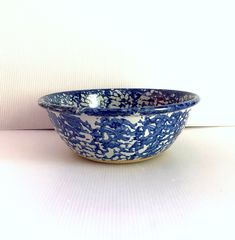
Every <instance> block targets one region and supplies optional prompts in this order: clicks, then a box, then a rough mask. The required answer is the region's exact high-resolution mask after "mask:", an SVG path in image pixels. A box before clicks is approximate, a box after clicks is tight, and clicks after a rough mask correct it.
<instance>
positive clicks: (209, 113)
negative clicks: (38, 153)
mask: <svg viewBox="0 0 235 240" xmlns="http://www.w3.org/2000/svg"><path fill="white" fill-rule="evenodd" d="M234 9H235V6H234V3H233V1H231V0H225V1H216V2H214V1H211V0H203V1H201V0H199V1H197V2H195V1H191V2H188V1H182V0H180V1H173V0H172V1H151V0H147V1H133V0H125V1H124V0H120V1H118V2H113V1H106V0H100V1H96V0H86V1H85V0H77V1H73V0H60V1H55V0H42V1H36V0H22V1H17V0H9V1H2V2H0V129H15V128H48V127H50V124H49V122H48V120H47V117H46V114H45V113H44V112H43V110H42V109H40V108H38V107H37V99H38V97H40V96H41V95H44V94H47V93H50V92H55V91H61V90H69V89H81V88H97V87H154V88H171V89H182V90H189V91H194V92H196V93H198V94H199V95H200V96H201V99H202V101H201V103H200V104H199V105H198V106H197V107H195V109H194V111H193V112H192V115H191V118H190V122H189V124H190V125H228V124H230V125H231V124H234V123H235V116H234V112H233V111H231V107H229V105H230V104H232V103H234V97H233V95H234V94H233V88H232V87H231V86H232V84H233V81H234V79H235V71H234V66H235V58H234V56H235V44H234V42H235V33H234V31H231V29H233V28H234V26H233V23H234V22H235V15H234V14H233V13H234Z"/></svg>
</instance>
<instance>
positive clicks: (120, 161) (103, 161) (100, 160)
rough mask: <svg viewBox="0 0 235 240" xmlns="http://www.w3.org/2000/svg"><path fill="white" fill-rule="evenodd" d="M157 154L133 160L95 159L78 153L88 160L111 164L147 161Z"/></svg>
mask: <svg viewBox="0 0 235 240" xmlns="http://www.w3.org/2000/svg"><path fill="white" fill-rule="evenodd" d="M157 155H158V154H156V155H153V156H151V157H147V158H137V159H133V160H125V159H123V160H105V159H97V158H90V157H83V156H81V155H79V156H80V157H82V158H85V159H88V160H90V161H94V162H98V163H111V164H125V163H137V162H143V161H147V160H149V159H152V158H154V157H156V156H157Z"/></svg>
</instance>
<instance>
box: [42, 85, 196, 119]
mask: <svg viewBox="0 0 235 240" xmlns="http://www.w3.org/2000/svg"><path fill="white" fill-rule="evenodd" d="M103 90H107V91H114V90H130V91H139V90H149V91H151V90H154V91H165V92H168V93H172V94H173V93H180V94H185V95H186V94H190V95H192V96H193V97H192V99H190V100H186V101H183V102H180V103H171V104H166V105H162V106H144V107H129V108H99V107H96V108H91V107H84V108H78V107H74V106H61V105H59V104H54V103H51V102H48V101H47V100H46V99H47V98H49V97H51V96H53V95H55V94H68V93H71V94H74V93H77V92H80V93H82V92H91V93H92V92H95V91H103ZM199 101H200V97H199V96H198V95H197V94H195V93H193V92H189V91H183V90H174V89H158V88H94V89H81V90H70V91H61V92H54V93H50V94H47V95H44V96H42V97H40V98H39V100H38V104H39V106H41V107H43V108H46V109H47V110H50V111H53V112H63V113H68V114H72V115H81V114H83V113H84V114H87V115H94V116H119V115H121V116H129V115H135V114H138V115H151V114H159V113H169V112H176V111H180V110H184V109H187V108H191V107H193V106H194V105H196V104H197V103H198V102H199Z"/></svg>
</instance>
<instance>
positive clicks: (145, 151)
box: [39, 88, 199, 163]
mask: <svg viewBox="0 0 235 240" xmlns="http://www.w3.org/2000/svg"><path fill="white" fill-rule="evenodd" d="M198 101H199V97H198V96H197V95H196V94H194V93H190V92H184V91H176V90H162V89H129V88H127V89H126V88H123V89H95V90H79V91H69V92H60V93H53V94H50V95H47V96H44V97H42V98H40V99H39V105H40V106H42V107H44V108H46V110H47V111H48V114H49V117H50V119H51V122H52V123H53V125H54V127H55V129H56V131H57V132H58V133H59V135H60V137H61V138H62V139H63V140H64V141H65V142H66V144H67V145H68V146H69V147H70V148H71V149H73V150H74V151H75V152H77V153H78V154H79V155H80V156H82V157H84V158H87V159H90V160H94V161H99V162H104V163H128V162H137V161H143V160H147V159H149V158H151V157H154V156H156V155H157V154H159V153H160V152H163V151H165V150H166V149H168V148H169V147H170V145H171V144H172V143H173V142H174V141H175V139H176V138H177V136H178V135H179V134H180V132H181V131H182V129H183V128H184V127H185V124H186V121H187V119H188V115H189V111H190V109H191V107H192V106H194V105H195V104H196V103H198Z"/></svg>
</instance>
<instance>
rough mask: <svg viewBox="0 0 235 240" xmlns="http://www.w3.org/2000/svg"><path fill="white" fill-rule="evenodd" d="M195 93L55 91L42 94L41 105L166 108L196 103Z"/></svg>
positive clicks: (149, 90)
mask: <svg viewBox="0 0 235 240" xmlns="http://www.w3.org/2000/svg"><path fill="white" fill-rule="evenodd" d="M198 100H199V98H198V96H197V95H196V94H194V93H190V92H184V91H176V90H161V89H98V90H78V91H69V92H61V93H54V94H50V95H47V96H44V97H42V98H41V99H40V100H39V104H40V105H41V106H43V107H47V108H51V109H52V110H53V108H54V110H61V111H62V110H70V111H71V109H73V110H76V112H79V111H82V110H84V109H86V110H88V111H89V110H91V109H93V110H94V109H95V110H97V109H98V110H115V109H116V110H117V109H121V110H122V109H140V108H141V109H143V108H146V109H148V108H161V109H163V108H165V109H167V108H168V107H169V106H175V105H179V104H181V105H182V104H184V103H190V104H191V105H194V104H195V103H197V101H198Z"/></svg>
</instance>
